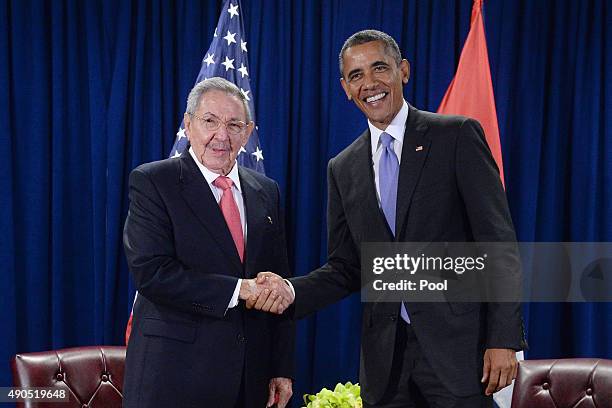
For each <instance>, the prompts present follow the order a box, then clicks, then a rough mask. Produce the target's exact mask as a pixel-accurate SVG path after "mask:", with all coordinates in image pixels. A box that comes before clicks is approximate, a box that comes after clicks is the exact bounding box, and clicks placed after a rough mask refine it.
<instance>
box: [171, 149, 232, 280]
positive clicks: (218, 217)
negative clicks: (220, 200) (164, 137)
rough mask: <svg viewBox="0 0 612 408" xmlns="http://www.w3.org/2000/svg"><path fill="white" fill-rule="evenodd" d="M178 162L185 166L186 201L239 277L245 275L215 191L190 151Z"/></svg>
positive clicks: (184, 187) (183, 170)
mask: <svg viewBox="0 0 612 408" xmlns="http://www.w3.org/2000/svg"><path fill="white" fill-rule="evenodd" d="M178 160H180V166H181V169H180V172H181V174H180V181H181V183H182V189H181V194H182V196H183V199H184V200H185V202H186V203H187V205H188V206H189V207H190V208H191V210H192V211H193V213H194V214H195V216H196V218H197V219H198V220H199V221H200V223H201V224H202V226H203V227H204V228H205V229H206V231H208V233H209V234H210V235H211V236H212V238H213V240H214V241H215V242H216V243H217V244H218V245H219V248H220V249H221V251H223V252H224V253H225V255H226V256H227V257H228V259H229V260H230V263H231V264H232V266H235V268H236V270H237V273H238V276H242V265H241V263H240V257H239V256H238V251H237V250H236V245H235V244H234V240H233V239H232V235H231V234H230V231H229V228H228V227H227V223H226V222H225V218H223V213H222V212H221V208H220V207H219V204H217V201H216V200H215V197H214V196H213V193H212V191H210V187H208V183H207V182H206V179H205V178H204V176H203V175H202V173H201V172H200V169H198V167H197V165H196V163H195V161H193V158H192V157H191V155H190V154H189V151H188V150H185V152H184V153H183V154H182V155H181V157H180V158H179V159H178Z"/></svg>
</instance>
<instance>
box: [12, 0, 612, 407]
mask: <svg viewBox="0 0 612 408" xmlns="http://www.w3.org/2000/svg"><path fill="white" fill-rule="evenodd" d="M242 1H243V9H242V10H241V12H242V13H243V16H244V17H245V25H246V30H247V41H248V45H247V46H248V50H249V51H248V52H249V55H250V64H251V72H250V74H251V81H252V82H251V83H252V86H253V95H254V97H255V101H256V110H257V116H258V118H259V123H258V125H259V129H260V136H261V139H262V144H263V152H264V157H265V164H266V169H267V172H268V175H270V176H271V177H273V178H275V179H276V180H278V181H279V183H280V186H281V191H282V193H283V196H284V202H285V207H286V209H287V217H288V222H287V225H288V229H289V231H288V246H289V250H290V254H291V258H292V263H293V267H294V273H295V274H297V275H301V274H305V273H307V272H309V271H310V270H311V269H313V268H315V267H317V266H318V265H319V264H320V263H321V262H322V261H323V260H324V254H325V252H326V242H325V239H326V238H325V235H326V233H325V228H326V227H325V205H326V204H325V200H326V179H325V174H326V173H325V172H326V163H327V161H328V160H329V159H330V158H331V157H333V156H334V155H335V154H337V153H338V152H339V151H340V150H342V149H343V148H344V147H345V146H347V145H348V144H349V143H350V142H351V141H352V140H353V139H354V138H355V137H356V136H357V135H358V134H359V133H360V132H361V131H362V130H363V129H364V128H365V125H366V124H365V120H364V118H363V116H362V114H361V113H360V112H359V111H358V110H357V109H356V108H355V107H354V106H353V105H352V103H349V102H348V101H347V100H346V98H345V97H344V94H343V92H342V89H341V87H340V84H339V80H338V79H339V73H338V68H337V54H338V51H339V50H340V47H341V45H342V43H343V41H344V40H345V39H346V38H347V37H348V36H349V35H350V34H352V33H353V32H355V31H357V30H360V29H364V28H377V29H382V30H384V31H386V32H388V33H389V34H391V35H392V36H393V37H395V38H396V39H397V40H398V42H399V44H400V47H401V49H402V52H403V53H404V55H405V57H406V58H407V59H408V60H409V61H410V62H411V64H412V76H411V80H410V83H409V84H408V86H407V87H406V92H405V96H406V99H407V100H408V101H409V102H410V103H412V104H414V105H415V106H417V107H419V108H421V109H427V110H434V111H435V110H436V109H437V107H438V105H439V103H440V101H441V99H442V96H443V94H444V92H445V90H446V88H447V86H448V84H449V83H450V80H451V79H452V77H453V74H454V71H455V67H456V63H457V60H458V57H459V53H460V51H461V46H462V44H463V41H464V40H465V37H466V35H467V31H468V28H469V19H470V10H471V6H472V4H471V3H472V2H471V0H461V1H459V0H457V1H451V0H445V1H384V2H383V1H380V2H374V1H362V0H350V1H349V0H341V1H340V0H339V1H331V2H329V1H308V0H300V1H298V0H296V1H273V0H253V1H250V0H242ZM220 12H225V11H222V10H221V9H220V4H219V3H218V2H216V1H215V2H202V1H195V0H194V1H187V0H183V1H170V0H167V1H162V0H133V1H129V2H126V1H119V0H110V1H106V0H105V1H102V0H91V1H87V2H83V1H78V0H66V1H34V0H30V1H22V0H14V1H7V0H2V1H0V137H1V143H0V268H1V273H0V327H1V328H2V329H1V330H2V331H1V335H0V386H6V385H9V384H10V383H11V377H10V372H9V366H8V364H9V360H10V358H11V357H12V356H13V355H14V353H16V352H28V351H40V350H48V349H53V348H60V347H69V346H77V345H91V344H120V343H121V342H122V339H123V333H124V328H125V323H126V320H127V317H128V313H129V310H130V305H131V299H132V296H133V287H132V286H131V283H130V281H129V275H128V271H127V268H126V264H125V260H124V256H123V249H122V243H121V231H122V225H123V221H124V218H125V215H126V210H127V177H128V173H129V171H130V170H131V169H132V168H134V167H135V166H136V165H138V164H140V163H143V162H148V161H152V160H158V159H161V158H165V157H167V155H168V153H169V150H170V148H171V146H172V142H173V140H174V137H175V132H176V129H177V126H178V124H179V122H180V118H181V116H182V112H183V110H184V105H185V102H184V101H185V99H186V96H187V93H188V91H189V89H190V88H191V86H192V85H193V82H194V80H195V77H196V75H197V72H198V70H199V66H200V63H201V59H202V58H203V56H204V52H205V50H206V49H207V48H208V45H209V43H210V40H211V38H212V35H213V30H214V27H215V24H216V21H217V19H218V17H219V13H220ZM485 19H486V20H485V24H486V31H487V39H488V46H489V55H490V60H491V71H492V76H493V86H494V89H495V94H496V101H497V110H498V116H499V123H500V133H501V139H502V148H503V155H504V163H505V169H506V184H507V192H508V198H509V202H510V207H511V210H512V215H513V219H514V222H515V225H516V228H517V232H518V236H519V238H520V239H521V240H523V241H612V69H611V68H610V67H612V2H610V1H608V2H606V1H595V0H588V1H574V0H567V1H560V0H556V1H553V0H550V1H545V0H540V1H527V0H522V1H516V0H506V1H501V0H499V1H494V0H489V1H487V2H485ZM359 307H360V306H359V299H358V298H357V297H355V296H353V297H352V298H349V299H347V300H346V301H343V302H342V303H339V304H337V305H334V306H332V307H329V308H328V309H326V310H324V311H322V312H320V313H318V314H317V315H315V316H313V317H311V318H308V319H306V320H303V321H301V322H300V324H299V338H298V341H297V354H296V359H297V363H298V369H299V370H298V375H297V383H296V387H295V393H296V395H297V396H298V398H297V399H299V396H301V394H302V393H304V392H312V391H316V390H318V389H319V388H321V387H322V386H328V387H329V386H333V385H334V384H335V383H336V382H337V381H345V380H353V381H355V380H356V379H357V371H358V361H359V349H358V347H359V312H360V309H359ZM525 313H526V318H527V328H528V338H529V343H530V346H531V349H530V350H529V352H528V353H527V354H528V357H530V358H548V357H570V356H598V357H607V358H612V305H611V304H603V303H599V304H530V305H526V307H525ZM295 406H297V404H295Z"/></svg>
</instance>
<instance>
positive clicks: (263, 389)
mask: <svg viewBox="0 0 612 408" xmlns="http://www.w3.org/2000/svg"><path fill="white" fill-rule="evenodd" d="M239 175H240V183H241V187H242V193H243V197H244V203H245V207H246V220H247V236H246V251H245V262H244V266H243V265H242V264H241V262H240V258H239V257H238V252H237V251H236V247H235V245H234V242H233V240H232V237H231V235H230V232H229V229H228V228H227V225H226V223H225V220H224V218H223V215H222V213H221V210H220V208H219V205H218V204H217V202H216V201H215V199H214V196H213V194H212V192H211V191H210V188H209V187H208V185H207V183H206V180H205V178H204V176H203V175H202V173H201V172H200V170H199V169H198V168H197V165H196V163H195V161H194V160H193V159H192V157H191V155H189V153H188V152H185V153H184V154H183V155H182V156H181V157H180V158H178V159H167V160H162V161H158V162H154V163H148V164H143V165H142V166H139V167H138V168H136V169H135V170H134V171H132V173H131V174H130V210H129V214H128V217H127V219H126V222H125V228H124V235H123V238H124V246H125V252H126V256H127V260H128V264H129V267H130V271H131V273H132V277H133V279H134V282H135V283H136V287H137V288H138V291H139V296H138V300H137V302H136V305H135V307H134V320H133V329H132V334H131V337H130V340H129V344H128V348H127V357H126V373H125V386H124V397H125V399H124V405H125V406H126V407H200V408H201V407H233V404H234V402H235V398H236V397H237V396H238V393H239V390H240V381H241V378H242V375H243V371H244V374H245V375H244V379H245V390H246V401H247V406H252V407H258V408H260V407H263V406H265V403H266V399H267V393H268V382H269V380H270V379H271V378H273V377H293V345H294V326H293V323H292V322H291V321H290V320H289V319H287V318H286V317H280V316H277V315H272V314H268V313H263V312H259V311H253V310H246V309H245V308H244V306H243V304H242V302H241V304H240V305H239V306H238V307H236V308H232V309H229V310H227V312H226V309H227V306H228V304H229V301H230V298H231V296H232V294H233V292H234V289H235V287H236V283H237V280H238V278H243V277H246V278H250V277H254V276H256V274H257V273H258V272H260V271H267V270H269V271H273V272H276V273H278V274H280V275H283V276H288V274H289V268H288V262H287V253H286V245H285V233H284V224H283V217H282V216H281V212H280V206H279V191H278V186H277V184H276V183H275V182H274V181H273V180H271V179H269V178H267V177H265V176H263V175H261V174H258V173H256V172H254V171H251V170H248V169H245V168H242V167H240V168H239Z"/></svg>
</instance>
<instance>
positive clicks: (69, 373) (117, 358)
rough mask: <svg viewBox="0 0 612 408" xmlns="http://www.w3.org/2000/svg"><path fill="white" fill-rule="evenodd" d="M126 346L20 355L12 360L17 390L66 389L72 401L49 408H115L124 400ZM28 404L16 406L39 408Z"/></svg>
mask: <svg viewBox="0 0 612 408" xmlns="http://www.w3.org/2000/svg"><path fill="white" fill-rule="evenodd" d="M124 365H125V347H114V346H93V347H76V348H68V349H63V350H54V351H43V352H40V353H24V354H17V355H16V356H15V358H14V359H13V361H12V369H13V378H14V382H15V386H16V387H53V388H58V389H64V390H66V392H68V394H69V395H70V402H57V403H49V402H45V403H44V404H42V406H44V407H47V408H73V407H74V408H77V407H78V408H85V407H88V408H114V407H121V402H122V400H123V393H122V389H123V369H124ZM36 406H38V404H37V403H34V402H26V403H20V404H17V407H28V408H29V407H36Z"/></svg>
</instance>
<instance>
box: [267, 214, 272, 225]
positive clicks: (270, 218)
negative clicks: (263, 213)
mask: <svg viewBox="0 0 612 408" xmlns="http://www.w3.org/2000/svg"><path fill="white" fill-rule="evenodd" d="M268 222H269V223H270V224H272V217H270V216H269V215H268Z"/></svg>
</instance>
